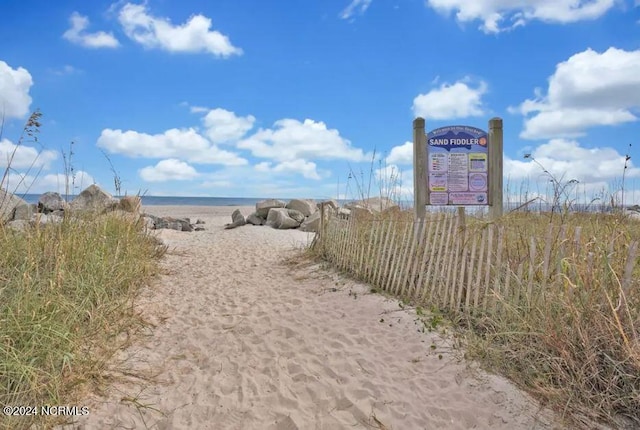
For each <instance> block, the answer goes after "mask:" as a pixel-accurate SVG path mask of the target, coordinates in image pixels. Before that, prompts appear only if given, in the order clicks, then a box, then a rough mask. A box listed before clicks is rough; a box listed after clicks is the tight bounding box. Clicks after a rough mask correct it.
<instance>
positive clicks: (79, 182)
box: [5, 170, 96, 194]
mask: <svg viewBox="0 0 640 430" xmlns="http://www.w3.org/2000/svg"><path fill="white" fill-rule="evenodd" d="M74 174H75V189H74V190H69V192H70V194H77V193H78V192H80V191H82V190H83V189H85V188H86V187H88V186H89V185H91V184H95V183H96V181H95V179H94V178H93V176H91V175H90V174H89V173H87V172H85V171H84V170H77V171H75V173H74ZM66 180H67V177H66V176H65V175H64V174H62V173H57V174H56V173H51V174H47V175H38V176H35V175H27V174H25V173H10V174H9V178H8V180H7V182H6V183H5V186H6V188H7V189H9V190H10V191H11V192H13V193H15V194H26V193H31V194H42V193H45V192H47V191H54V192H57V193H60V194H64V193H65V192H66V186H67V185H66V184H67V183H66ZM71 186H72V184H71V182H70V183H69V187H71Z"/></svg>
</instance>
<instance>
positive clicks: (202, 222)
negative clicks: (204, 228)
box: [196, 218, 205, 224]
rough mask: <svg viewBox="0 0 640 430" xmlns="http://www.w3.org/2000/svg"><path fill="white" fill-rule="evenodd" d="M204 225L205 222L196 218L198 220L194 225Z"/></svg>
mask: <svg viewBox="0 0 640 430" xmlns="http://www.w3.org/2000/svg"><path fill="white" fill-rule="evenodd" d="M204 223H205V222H204V221H202V220H201V219H200V218H198V219H197V220H196V224H204Z"/></svg>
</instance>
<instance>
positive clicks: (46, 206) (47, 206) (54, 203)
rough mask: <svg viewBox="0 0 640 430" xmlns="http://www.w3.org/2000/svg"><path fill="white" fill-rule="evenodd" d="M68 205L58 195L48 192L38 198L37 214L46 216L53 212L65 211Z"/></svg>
mask: <svg viewBox="0 0 640 430" xmlns="http://www.w3.org/2000/svg"><path fill="white" fill-rule="evenodd" d="M67 206H68V203H67V202H66V201H65V200H64V199H63V198H62V196H61V195H60V193H54V192H52V191H48V192H46V193H44V194H42V195H41V196H40V197H39V198H38V212H41V213H43V214H48V213H50V212H53V211H62V210H65V209H66V208H67Z"/></svg>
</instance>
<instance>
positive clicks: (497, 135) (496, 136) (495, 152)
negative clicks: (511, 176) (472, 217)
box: [488, 118, 503, 221]
mask: <svg viewBox="0 0 640 430" xmlns="http://www.w3.org/2000/svg"><path fill="white" fill-rule="evenodd" d="M502 147H503V142H502V118H491V120H489V172H488V173H489V205H490V206H489V218H490V219H491V220H492V221H495V220H497V219H498V218H500V217H501V216H502V211H503V208H502V205H503V201H502V188H503V184H502V181H503V179H502V176H503V174H502V171H503V166H502Z"/></svg>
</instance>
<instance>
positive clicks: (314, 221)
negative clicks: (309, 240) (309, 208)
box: [300, 211, 320, 233]
mask: <svg viewBox="0 0 640 430" xmlns="http://www.w3.org/2000/svg"><path fill="white" fill-rule="evenodd" d="M300 230H302V231H307V232H314V233H315V232H317V231H318V230H320V212H319V211H318V212H314V213H313V214H312V215H311V216H310V217H307V219H305V220H304V221H303V222H302V224H300Z"/></svg>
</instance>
